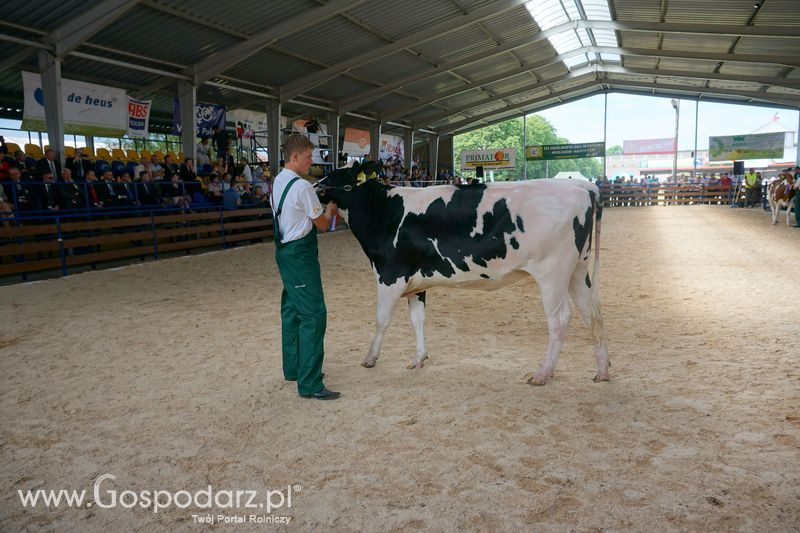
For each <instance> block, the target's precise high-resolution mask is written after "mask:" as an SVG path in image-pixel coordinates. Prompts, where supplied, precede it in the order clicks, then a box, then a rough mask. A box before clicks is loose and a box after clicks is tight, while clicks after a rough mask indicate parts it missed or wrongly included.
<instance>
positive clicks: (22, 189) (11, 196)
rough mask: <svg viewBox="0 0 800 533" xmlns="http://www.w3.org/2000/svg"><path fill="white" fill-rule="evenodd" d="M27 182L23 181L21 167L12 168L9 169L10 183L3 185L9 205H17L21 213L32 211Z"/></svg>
mask: <svg viewBox="0 0 800 533" xmlns="http://www.w3.org/2000/svg"><path fill="white" fill-rule="evenodd" d="M27 181H28V180H23V179H22V171H21V170H20V169H19V167H17V166H12V167H10V168H9V169H8V181H6V182H4V183H3V187H4V188H5V191H6V197H7V198H8V201H9V203H10V204H12V205H13V204H16V208H17V209H19V210H20V211H30V210H31V209H32V207H31V198H30V197H29V195H30V190H29V187H28V184H27Z"/></svg>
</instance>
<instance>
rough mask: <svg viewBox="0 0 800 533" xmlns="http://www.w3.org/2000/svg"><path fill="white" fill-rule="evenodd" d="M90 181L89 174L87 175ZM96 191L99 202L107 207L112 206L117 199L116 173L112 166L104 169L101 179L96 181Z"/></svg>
mask: <svg viewBox="0 0 800 533" xmlns="http://www.w3.org/2000/svg"><path fill="white" fill-rule="evenodd" d="M87 181H88V176H87ZM94 191H95V193H96V194H97V198H98V203H99V204H100V205H102V206H105V207H111V206H112V205H113V204H114V201H115V200H116V199H117V189H116V187H115V182H114V173H113V172H111V169H110V168H107V169H106V170H104V171H103V174H102V176H101V177H100V180H99V181H97V182H95V184H94Z"/></svg>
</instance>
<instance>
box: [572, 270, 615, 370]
mask: <svg viewBox="0 0 800 533" xmlns="http://www.w3.org/2000/svg"><path fill="white" fill-rule="evenodd" d="M581 263H582V265H581V267H583V268H581V267H579V268H577V269H575V272H574V273H573V274H572V279H571V280H570V282H569V295H570V297H572V301H573V302H575V307H577V308H578V312H579V313H580V314H581V318H583V321H584V322H585V323H586V326H587V327H588V328H589V331H590V332H591V334H592V342H593V343H594V358H595V361H596V362H597V375H596V376H595V377H594V381H595V382H599V381H608V379H609V375H608V367H609V362H608V347H607V346H606V338H605V326H604V325H603V312H602V309H601V306H600V300H599V298H598V297H597V294H595V293H594V291H593V290H592V288H591V281H590V280H589V273H588V268H587V267H586V266H583V265H586V263H584V262H583V261H582V262H581Z"/></svg>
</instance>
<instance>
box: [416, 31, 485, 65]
mask: <svg viewBox="0 0 800 533" xmlns="http://www.w3.org/2000/svg"><path fill="white" fill-rule="evenodd" d="M496 47H497V45H496V44H495V42H494V41H493V40H492V39H490V38H489V37H488V36H487V35H486V33H484V32H483V31H481V30H480V28H478V26H477V25H475V24H472V25H470V26H465V27H464V28H462V29H460V30H459V31H457V32H453V33H449V34H447V35H445V36H444V37H439V38H437V39H434V40H432V41H427V42H424V43H421V44H419V45H418V46H416V47H415V48H416V49H417V50H419V51H420V52H422V54H423V55H425V56H426V57H429V58H432V59H438V60H439V61H440V62H441V63H449V62H451V61H455V60H458V59H461V58H464V57H467V56H471V55H473V54H478V53H487V54H488V53H491V51H492V50H493V49H494V48H496Z"/></svg>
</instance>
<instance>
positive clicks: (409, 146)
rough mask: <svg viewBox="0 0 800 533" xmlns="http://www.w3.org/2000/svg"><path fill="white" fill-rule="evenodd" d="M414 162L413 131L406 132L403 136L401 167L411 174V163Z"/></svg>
mask: <svg viewBox="0 0 800 533" xmlns="http://www.w3.org/2000/svg"><path fill="white" fill-rule="evenodd" d="M413 161H414V129H413V128H411V129H409V130H406V132H405V133H404V134H403V166H404V167H405V168H406V169H407V170H408V172H411V163H412V162H413Z"/></svg>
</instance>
